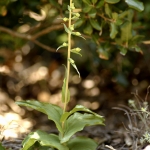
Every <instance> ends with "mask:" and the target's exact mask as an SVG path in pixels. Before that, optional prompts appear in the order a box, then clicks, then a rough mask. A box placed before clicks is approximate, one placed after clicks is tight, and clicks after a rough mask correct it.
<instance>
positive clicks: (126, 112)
mask: <svg viewBox="0 0 150 150" xmlns="http://www.w3.org/2000/svg"><path fill="white" fill-rule="evenodd" d="M113 109H118V110H122V111H124V112H125V113H126V115H127V117H128V120H129V123H130V125H131V135H132V138H133V140H134V134H133V130H132V129H133V125H132V121H131V118H130V116H129V113H128V111H127V110H126V109H124V108H119V107H113Z"/></svg>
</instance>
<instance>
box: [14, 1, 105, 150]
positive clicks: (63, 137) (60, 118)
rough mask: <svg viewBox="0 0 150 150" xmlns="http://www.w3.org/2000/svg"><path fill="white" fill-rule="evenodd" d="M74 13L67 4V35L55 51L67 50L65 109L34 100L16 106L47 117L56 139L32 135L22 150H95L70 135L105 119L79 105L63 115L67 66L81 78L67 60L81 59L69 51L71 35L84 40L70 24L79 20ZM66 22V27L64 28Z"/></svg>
mask: <svg viewBox="0 0 150 150" xmlns="http://www.w3.org/2000/svg"><path fill="white" fill-rule="evenodd" d="M75 10H76V8H75V6H74V3H73V2H72V0H70V5H68V11H69V16H68V18H67V17H65V18H62V20H63V21H64V22H65V23H63V25H64V29H65V31H66V33H67V34H68V41H67V42H65V43H63V44H62V45H61V46H59V47H58V49H60V48H62V47H67V48H68V57H67V67H65V71H66V72H65V77H64V80H63V86H62V102H63V103H64V108H63V109H62V108H60V107H58V106H56V105H53V104H50V103H43V102H39V101H36V100H35V101H33V100H32V101H31V100H27V101H18V102H16V103H17V104H18V105H20V106H26V107H30V108H32V109H35V110H37V111H40V112H42V113H44V114H46V115H47V116H48V119H50V120H52V121H54V123H55V125H56V128H57V129H58V132H59V135H56V134H48V133H46V132H44V131H41V130H37V131H35V132H31V133H30V134H29V135H28V136H27V137H26V138H25V139H24V140H23V143H22V144H23V145H22V146H23V148H22V150H33V149H34V148H35V145H36V146H37V144H38V149H40V150H55V149H57V150H96V147H97V143H96V142H95V141H94V140H92V139H90V138H87V137H77V136H73V135H74V134H75V133H76V132H78V131H81V130H83V128H84V127H86V126H92V125H104V123H103V122H104V118H103V117H102V116H100V115H98V114H96V113H94V112H92V111H91V110H89V109H87V108H85V107H84V106H82V105H76V106H75V107H74V108H73V109H72V110H71V111H66V107H67V104H68V102H69V101H70V92H69V88H68V82H69V74H70V65H72V66H73V67H74V68H75V69H76V71H77V73H78V74H79V77H80V73H79V71H78V69H77V67H76V65H75V61H74V60H73V59H72V58H71V57H70V56H71V54H72V53H74V54H77V55H78V56H82V55H81V53H80V50H81V49H80V48H78V47H77V48H71V36H72V35H73V36H78V37H81V38H84V37H82V35H81V34H80V32H75V31H74V24H72V20H73V22H75V21H76V20H77V19H79V17H80V14H79V13H77V12H76V11H75ZM67 22H68V26H66V23H67ZM58 49H57V50H58Z"/></svg>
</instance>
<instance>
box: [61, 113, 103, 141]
mask: <svg viewBox="0 0 150 150" xmlns="http://www.w3.org/2000/svg"><path fill="white" fill-rule="evenodd" d="M98 124H101V125H102V124H103V118H102V117H101V116H99V115H94V114H88V113H84V114H81V113H78V112H75V113H74V114H72V115H71V116H69V118H68V119H67V120H66V121H65V123H64V128H63V129H64V134H63V137H62V138H61V139H60V140H61V143H65V142H67V141H69V139H70V138H71V137H72V136H73V135H74V134H75V133H76V132H78V131H81V130H83V128H84V127H86V126H92V125H98Z"/></svg>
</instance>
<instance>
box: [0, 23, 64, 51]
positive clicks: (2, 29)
mask: <svg viewBox="0 0 150 150" xmlns="http://www.w3.org/2000/svg"><path fill="white" fill-rule="evenodd" d="M61 28H63V26H62V25H57V26H54V27H49V28H46V29H44V30H42V31H41V32H39V33H37V34H35V35H33V36H31V35H30V34H24V33H19V32H16V31H13V30H11V29H8V28H6V27H2V26H0V31H2V32H5V33H8V34H10V35H12V36H14V37H18V38H21V39H25V40H29V41H32V42H33V43H35V44H36V45H38V46H40V47H41V48H43V49H45V50H48V51H50V52H55V51H56V49H54V48H51V47H49V46H48V45H45V44H43V43H41V42H39V41H37V40H36V38H38V37H40V36H42V35H44V34H46V33H48V32H51V31H54V30H58V29H61Z"/></svg>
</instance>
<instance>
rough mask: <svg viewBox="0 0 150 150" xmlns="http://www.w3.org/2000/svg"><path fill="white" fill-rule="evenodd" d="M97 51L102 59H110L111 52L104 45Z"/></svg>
mask: <svg viewBox="0 0 150 150" xmlns="http://www.w3.org/2000/svg"><path fill="white" fill-rule="evenodd" d="M97 52H98V54H99V57H100V58H101V59H104V60H108V59H109V52H108V51H107V50H106V49H104V48H103V47H101V46H99V47H98V50H97Z"/></svg>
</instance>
